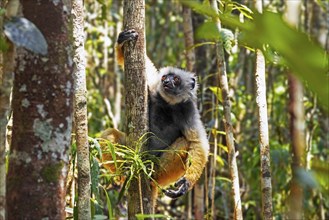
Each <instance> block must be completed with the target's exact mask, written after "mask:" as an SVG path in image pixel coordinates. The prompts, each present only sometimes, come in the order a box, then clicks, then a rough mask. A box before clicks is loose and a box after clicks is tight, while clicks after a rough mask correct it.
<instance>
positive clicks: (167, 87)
mask: <svg viewBox="0 0 329 220" xmlns="http://www.w3.org/2000/svg"><path fill="white" fill-rule="evenodd" d="M161 83H162V87H163V89H164V91H166V92H168V93H171V94H176V93H177V92H178V91H179V88H180V87H181V84H182V81H181V78H180V77H179V76H177V75H176V74H173V73H169V74H167V75H163V76H162V77H161Z"/></svg>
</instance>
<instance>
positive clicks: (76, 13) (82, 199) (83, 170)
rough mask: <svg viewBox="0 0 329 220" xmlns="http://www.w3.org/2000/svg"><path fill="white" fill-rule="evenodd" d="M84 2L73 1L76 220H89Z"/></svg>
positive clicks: (89, 193) (80, 0) (79, 0)
mask: <svg viewBox="0 0 329 220" xmlns="http://www.w3.org/2000/svg"><path fill="white" fill-rule="evenodd" d="M83 10H84V8H83V0H73V10H72V13H73V39H74V58H73V62H74V87H75V94H74V95H75V99H74V101H75V102H74V108H75V109H74V113H75V116H74V118H75V134H76V136H75V137H76V143H77V167H78V204H77V206H78V218H79V219H80V220H83V219H86V220H88V219H91V210H90V195H91V192H90V163H89V144H88V121H87V88H86V70H85V68H86V59H85V50H84V11H83Z"/></svg>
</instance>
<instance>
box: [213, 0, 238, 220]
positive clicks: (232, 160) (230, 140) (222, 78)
mask: <svg viewBox="0 0 329 220" xmlns="http://www.w3.org/2000/svg"><path fill="white" fill-rule="evenodd" d="M211 6H212V8H213V9H214V10H215V11H216V12H218V5H217V1H216V0H211ZM216 24H217V29H218V32H220V31H221V23H220V20H219V19H216ZM216 58H217V68H218V75H219V84H220V88H221V90H222V98H223V107H224V124H225V132H226V144H227V148H228V162H229V168H230V174H231V181H232V193H233V201H234V219H238V220H240V219H243V217H242V208H241V197H240V186H239V173H238V168H237V163H236V155H235V146H234V137H233V126H232V120H231V102H230V97H229V88H228V80H227V74H226V65H225V57H224V48H223V43H222V42H221V41H218V42H217V43H216Z"/></svg>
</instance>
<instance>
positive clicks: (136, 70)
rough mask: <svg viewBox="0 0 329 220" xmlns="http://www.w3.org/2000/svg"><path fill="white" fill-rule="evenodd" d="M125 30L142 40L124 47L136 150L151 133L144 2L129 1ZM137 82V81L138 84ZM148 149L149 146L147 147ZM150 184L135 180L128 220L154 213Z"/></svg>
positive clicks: (130, 141) (130, 132)
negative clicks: (139, 142)
mask: <svg viewBox="0 0 329 220" xmlns="http://www.w3.org/2000/svg"><path fill="white" fill-rule="evenodd" d="M123 11H124V14H123V17H124V29H125V30H128V29H135V30H136V31H137V32H138V34H139V36H138V40H137V42H136V44H135V43H134V42H129V44H125V47H124V56H125V57H124V60H125V67H124V70H125V89H126V91H125V105H126V123H125V128H126V133H127V145H128V146H131V147H133V146H135V145H136V142H137V141H138V139H139V138H140V137H142V136H143V135H145V134H146V133H147V132H148V96H147V92H148V91H147V82H146V74H145V55H146V51H145V37H144V36H145V31H144V30H145V22H144V20H145V3H144V0H136V1H130V0H125V1H124V5H123ZM136 79H137V80H136ZM144 148H145V146H144ZM151 195H152V193H151V187H150V182H149V180H147V178H146V177H145V176H144V175H141V176H140V177H139V178H134V179H133V181H132V182H131V184H130V188H129V189H128V218H129V219H135V218H136V217H135V215H136V214H138V213H140V214H150V213H153V212H154V210H153V201H152V198H151Z"/></svg>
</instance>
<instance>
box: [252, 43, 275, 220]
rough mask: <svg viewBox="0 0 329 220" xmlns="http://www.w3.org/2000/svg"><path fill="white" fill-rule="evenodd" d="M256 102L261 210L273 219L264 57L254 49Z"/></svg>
mask: <svg viewBox="0 0 329 220" xmlns="http://www.w3.org/2000/svg"><path fill="white" fill-rule="evenodd" d="M255 85H256V104H257V110H258V129H259V147H260V161H261V167H260V170H261V189H262V212H263V218H264V219H273V211H272V183H271V180H272V178H271V161H270V144H269V138H268V120H267V103H266V81H265V58H264V55H263V53H262V52H261V51H260V50H259V49H257V50H256V71H255Z"/></svg>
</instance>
